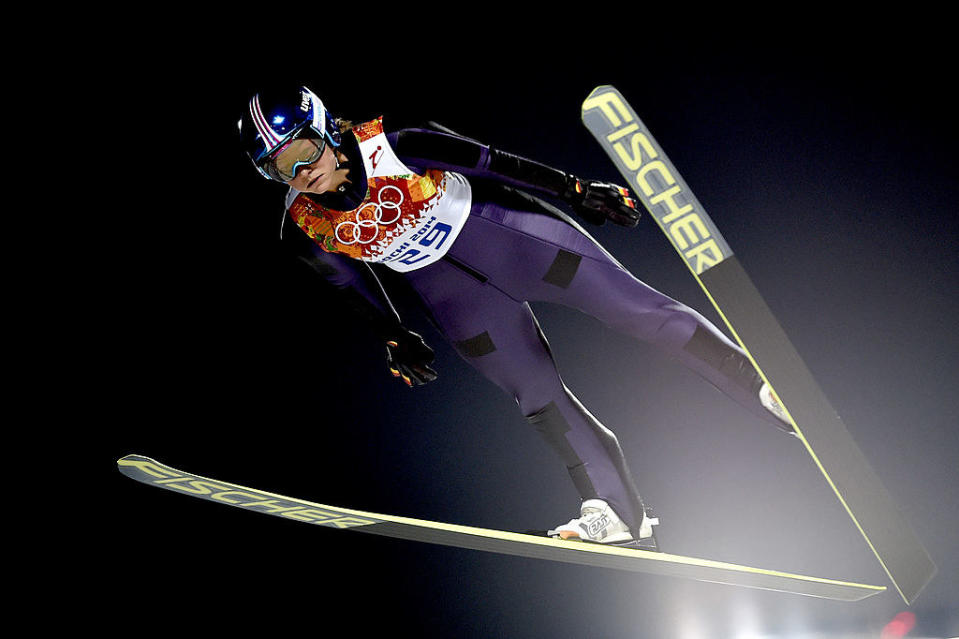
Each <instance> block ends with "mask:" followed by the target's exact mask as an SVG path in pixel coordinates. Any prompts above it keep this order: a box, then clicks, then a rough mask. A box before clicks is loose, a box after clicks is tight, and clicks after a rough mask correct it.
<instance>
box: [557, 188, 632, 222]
mask: <svg viewBox="0 0 959 639" xmlns="http://www.w3.org/2000/svg"><path fill="white" fill-rule="evenodd" d="M563 199H565V200H566V201H567V202H569V203H570V205H571V206H572V207H573V210H574V211H575V212H576V214H577V215H579V216H580V217H582V218H583V219H584V220H586V221H587V222H590V223H591V224H596V225H601V224H603V223H604V222H605V221H606V220H611V221H612V222H614V223H616V224H619V225H620V226H627V227H630V228H632V227H634V226H636V225H637V224H639V218H640V215H641V213H640V211H639V210H638V209H637V208H636V201H635V200H633V198H631V197H630V195H629V191H628V190H626V189H625V188H623V187H621V186H616V185H615V184H609V183H608V182H597V181H595V180H590V181H584V180H580V179H579V178H577V177H574V176H572V175H570V176H567V189H566V193H565V194H564V195H563Z"/></svg>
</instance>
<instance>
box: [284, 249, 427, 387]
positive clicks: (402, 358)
mask: <svg viewBox="0 0 959 639" xmlns="http://www.w3.org/2000/svg"><path fill="white" fill-rule="evenodd" d="M299 248H300V250H299V251H298V252H297V259H298V260H299V261H300V262H302V263H303V264H305V265H306V266H308V267H309V268H310V269H311V270H312V271H313V272H314V273H315V274H316V275H318V276H319V277H321V278H322V279H323V280H324V281H326V282H327V283H328V284H330V285H331V286H332V287H333V291H331V293H332V298H333V299H335V300H336V302H337V303H339V304H340V305H342V306H343V307H345V308H347V309H348V310H349V311H350V312H351V314H352V315H353V316H354V317H357V318H359V319H360V320H361V321H362V322H363V323H364V324H365V325H366V326H367V327H368V328H369V329H370V330H371V331H372V332H373V333H374V334H375V335H376V336H377V337H379V338H380V339H381V340H383V342H384V343H385V344H386V360H387V363H388V364H389V368H390V372H391V373H392V374H393V376H394V377H399V378H401V379H402V380H403V381H404V382H405V383H406V384H407V385H408V386H418V385H421V384H426V383H427V382H431V381H433V380H434V379H436V371H435V370H433V368H432V367H431V364H432V363H433V359H434V353H433V349H431V348H430V347H429V346H427V345H426V343H425V342H424V341H423V338H422V337H421V336H420V335H418V334H417V333H414V332H413V331H411V330H409V329H408V328H406V327H405V326H403V323H402V321H401V320H400V316H399V314H398V313H397V312H396V309H395V308H393V304H392V303H391V302H390V299H389V297H388V296H387V294H386V291H385V290H384V289H383V286H382V284H381V283H380V281H379V280H378V279H377V277H376V274H375V273H374V272H373V271H372V269H371V268H370V266H369V265H368V264H366V263H365V262H360V261H359V260H354V259H351V258H349V257H346V256H345V255H340V254H336V253H327V252H326V251H323V250H322V249H321V248H320V247H319V246H317V245H316V244H313V243H312V242H310V243H309V246H308V247H306V248H305V250H304V248H303V247H302V245H301V246H300V247H299Z"/></svg>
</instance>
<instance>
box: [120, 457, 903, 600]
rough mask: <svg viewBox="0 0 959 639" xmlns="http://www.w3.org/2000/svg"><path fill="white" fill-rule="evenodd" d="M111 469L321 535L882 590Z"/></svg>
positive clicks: (139, 466)
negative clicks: (338, 532)
mask: <svg viewBox="0 0 959 639" xmlns="http://www.w3.org/2000/svg"><path fill="white" fill-rule="evenodd" d="M117 466H118V467H119V469H120V472H122V473H123V474H124V475H126V476H127V477H131V478H133V479H136V480H137V481H140V482H143V483H145V484H150V485H152V486H158V487H160V488H165V489H167V490H171V491H174V492H178V493H182V494H185V495H193V496H194V497H200V498H202V499H207V500H210V501H215V502H219V503H221V504H227V505H229V506H234V507H236V508H243V509H246V510H250V511H253V512H259V513H265V514H268V515H274V516H277V517H286V518H287V519H292V520H294V521H302V522H305V523H308V524H315V525H318V526H326V527H328V528H337V529H348V530H355V531H360V532H367V533H373V534H376V535H385V536H387V537H397V538H400V539H409V540H415V541H422V542H427V543H432V544H441V545H445V546H457V547H460V548H468V549H473V550H485V551H488V552H496V553H503V554H508V555H519V556H522V557H533V558H538V559H547V560H550V561H562V562H567V563H574V564H585V565H590V566H599V567H604V568H615V569H619V570H632V571H638V572H645V573H651V574H656V575H668V576H672V577H684V578H688V579H695V580H698V581H707V582H713V583H720V584H730V585H735V586H745V587H748V588H760V589H763V590H776V591H781V592H788V593H793V594H798V595H807V596H810V597H820V598H825V599H836V600H841V601H859V600H861V599H865V598H866V597H869V596H871V595H874V594H877V593H880V592H883V591H884V590H885V589H886V588H885V587H884V586H870V585H866V584H858V583H851V582H845V581H838V580H835V579H822V578H819V577H807V576H805V575H794V574H789V573H785V572H779V571H776V570H764V569H761V568H751V567H749V566H738V565H735V564H729V563H723V562H720V561H710V560H708V559H698V558H695V557H681V556H679V555H669V554H666V553H658V552H652V551H648V550H636V549H630V548H617V547H613V546H604V545H602V544H592V543H583V542H579V541H564V540H560V539H552V538H549V537H539V536H535V535H530V534H521V533H514V532H504V531H501V530H492V529H488V528H476V527H473V526H459V525H456V524H444V523H440V522H435V521H427V520H424V519H412V518H409V517H396V516H393V515H380V514H376V513H370V512H364V511H361V510H351V509H347V508H338V507H334V506H326V505H324V504H316V503H313V502H309V501H304V500H302V499H295V498H293V497H284V496H283V495H276V494H273V493H268V492H265V491H262V490H256V489H254V488H247V487H245V486H239V485H237V484H231V483H228V482H225V481H220V480H218V479H209V478H207V477H200V476H199V475H193V474H190V473H186V472H183V471H182V470H176V469H173V468H170V467H169V466H165V465H163V464H161V463H159V462H157V461H154V460H153V459H150V458H149V457H143V456H142V455H127V456H126V457H123V458H122V459H120V460H118V461H117Z"/></svg>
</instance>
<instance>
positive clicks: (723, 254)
mask: <svg viewBox="0 0 959 639" xmlns="http://www.w3.org/2000/svg"><path fill="white" fill-rule="evenodd" d="M582 119H583V123H584V124H585V125H586V128H588V129H589V131H590V133H592V134H593V136H594V137H595V138H596V140H597V141H598V142H599V143H600V145H602V147H603V149H605V151H606V153H607V154H608V155H609V157H610V158H612V160H613V162H614V163H615V164H616V167H617V168H618V169H619V171H620V173H621V174H622V175H623V177H624V178H625V179H626V180H627V182H628V184H629V186H630V187H631V189H632V191H633V192H634V195H635V196H636V197H638V198H639V199H641V200H642V201H643V204H644V205H645V207H646V209H647V210H648V211H649V213H650V215H652V217H653V218H654V219H655V220H656V224H657V225H658V226H659V228H660V229H661V230H662V231H663V233H665V234H666V237H667V238H668V239H669V241H670V243H671V244H672V245H673V248H675V249H676V251H677V252H678V253H679V254H680V256H681V257H682V258H683V261H684V262H685V264H686V266H687V267H689V270H690V272H691V273H692V274H693V277H694V278H696V281H697V282H698V283H699V285H700V286H701V287H702V289H703V291H704V292H705V293H706V296H707V297H708V298H709V300H710V302H711V303H712V305H713V306H714V307H715V309H716V311H717V312H718V313H719V315H720V316H721V317H722V319H723V321H724V322H725V323H726V326H727V327H728V328H729V330H730V332H731V333H732V336H733V338H734V339H735V340H736V341H737V342H738V343H739V344H740V346H742V348H743V349H744V350H745V351H746V352H747V354H748V355H749V358H750V359H751V361H752V362H753V364H754V365H755V366H756V369H757V370H758V371H759V372H760V375H761V376H762V377H763V379H764V380H765V381H766V382H767V383H769V384H770V386H771V387H772V388H773V389H775V392H776V394H777V395H778V397H779V399H780V401H781V402H782V404H783V405H784V406H785V408H786V413H787V414H788V416H789V418H790V420H791V421H792V422H793V425H794V426H795V429H796V433H797V435H798V437H799V439H800V440H801V441H802V443H803V445H804V446H805V448H806V450H807V451H808V453H809V454H810V455H811V457H812V459H813V461H814V462H815V464H816V465H817V467H818V468H819V470H820V471H821V472H822V474H823V475H824V477H825V479H826V481H827V482H828V484H829V486H830V487H832V489H833V491H834V492H835V494H836V496H837V497H838V498H839V501H840V503H841V504H842V506H843V507H844V508H845V510H846V512H847V513H848V514H849V516H850V517H851V518H852V521H853V523H854V524H855V526H856V527H857V528H858V529H859V532H860V533H862V536H863V538H864V539H865V541H866V543H867V545H868V546H869V548H870V549H871V550H872V552H873V553H874V554H875V556H876V558H877V559H878V560H879V563H880V564H881V565H882V567H883V569H884V570H885V571H886V574H887V575H888V576H889V578H890V580H891V581H892V583H893V584H894V585H895V587H896V589H897V590H898V591H899V594H900V595H901V596H902V598H903V600H904V601H905V602H906V603H907V604H910V603H912V602H913V601H914V600H915V599H916V597H917V596H918V595H919V593H920V591H921V590H922V589H923V588H924V587H925V585H926V584H927V583H929V581H930V580H931V579H932V578H933V576H934V575H935V573H936V566H935V564H934V563H933V561H932V559H931V558H930V556H929V553H928V552H927V551H926V549H925V548H924V547H923V545H922V543H921V542H920V541H919V539H918V537H917V536H916V534H915V532H914V531H913V530H912V528H911V527H910V525H909V524H908V522H907V521H906V520H905V519H904V518H903V516H902V515H901V513H900V512H899V510H898V508H897V507H896V505H895V504H894V501H893V499H892V497H891V496H890V495H889V493H888V492H887V491H886V489H885V488H884V487H883V485H882V483H881V481H880V480H879V477H878V476H877V475H876V473H875V472H874V471H873V469H872V468H871V467H870V465H869V462H868V461H867V459H866V457H865V455H864V454H863V453H862V451H861V450H860V449H859V447H858V445H857V444H856V443H855V441H854V440H853V438H852V436H851V435H850V433H849V432H848V430H847V429H846V426H845V425H844V424H843V422H842V420H841V419H840V417H839V415H838V414H837V413H836V411H835V410H834V409H833V408H832V406H831V405H830V403H829V401H828V400H827V399H826V396H825V394H824V393H823V391H822V390H821V389H820V387H819V386H818V385H817V383H816V381H815V380H814V379H813V377H812V374H811V373H810V372H809V369H808V368H807V367H806V365H805V364H804V363H803V361H802V359H801V358H800V356H799V354H798V353H797V352H796V349H795V348H794V347H793V345H792V344H791V342H790V341H789V338H788V337H787V336H786V334H785V332H784V331H783V329H782V328H781V327H780V325H779V323H778V322H777V321H776V319H775V317H774V316H773V314H772V312H771V311H770V309H769V307H768V306H767V305H766V303H765V301H764V300H763V298H762V296H761V294H760V293H759V291H758V290H757V289H756V287H755V285H754V284H753V283H752V281H751V280H750V278H749V277H748V275H747V274H746V272H745V270H744V269H743V267H742V266H741V265H740V263H739V261H738V260H737V259H736V256H735V255H734V254H733V252H732V250H731V249H730V247H729V245H728V244H727V243H726V241H725V239H724V238H723V236H722V235H721V234H720V232H719V230H718V229H717V228H716V225H715V224H714V223H713V221H712V220H711V219H710V217H709V216H708V215H707V214H706V211H705V209H704V208H703V206H702V205H701V204H700V203H699V201H698V200H697V199H696V196H695V195H694V194H693V192H692V190H690V188H689V186H688V185H687V184H686V182H685V181H684V180H683V178H682V176H680V174H679V172H678V171H677V170H676V168H675V167H674V166H673V164H672V163H671V162H670V161H669V158H668V157H667V156H666V154H665V153H664V152H663V150H662V148H661V147H660V146H659V144H658V143H657V142H656V141H655V139H654V138H653V136H652V135H651V134H650V133H649V130H648V129H647V128H646V126H645V125H644V124H643V122H642V121H641V120H640V119H639V117H638V116H637V115H636V112H635V111H634V110H633V109H632V107H630V105H629V104H628V103H627V102H626V100H625V99H624V98H623V96H622V94H620V93H619V91H617V90H616V89H615V88H613V87H612V86H608V85H606V86H599V87H596V88H595V89H594V90H593V91H592V93H591V94H590V95H589V97H588V98H587V99H586V100H585V101H584V102H583V107H582Z"/></svg>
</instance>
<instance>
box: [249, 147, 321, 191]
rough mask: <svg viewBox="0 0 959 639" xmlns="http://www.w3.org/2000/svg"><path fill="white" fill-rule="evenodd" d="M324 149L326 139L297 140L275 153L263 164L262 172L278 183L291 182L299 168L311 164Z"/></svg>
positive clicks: (318, 157)
mask: <svg viewBox="0 0 959 639" xmlns="http://www.w3.org/2000/svg"><path fill="white" fill-rule="evenodd" d="M325 149H326V137H325V136H324V137H323V138H319V139H317V138H297V139H295V140H293V141H291V142H289V143H288V144H286V145H285V146H283V147H281V148H280V149H278V150H277V151H275V152H274V153H273V155H272V157H270V158H268V159H267V160H266V161H265V162H264V163H263V164H262V169H263V172H264V173H266V174H267V175H268V176H269V177H271V178H272V179H274V180H276V181H278V182H291V181H292V180H293V178H295V177H296V171H297V169H299V168H300V167H301V166H305V165H308V164H313V163H314V162H316V161H317V160H319V159H320V156H321V155H323V151H324V150H325Z"/></svg>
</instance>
